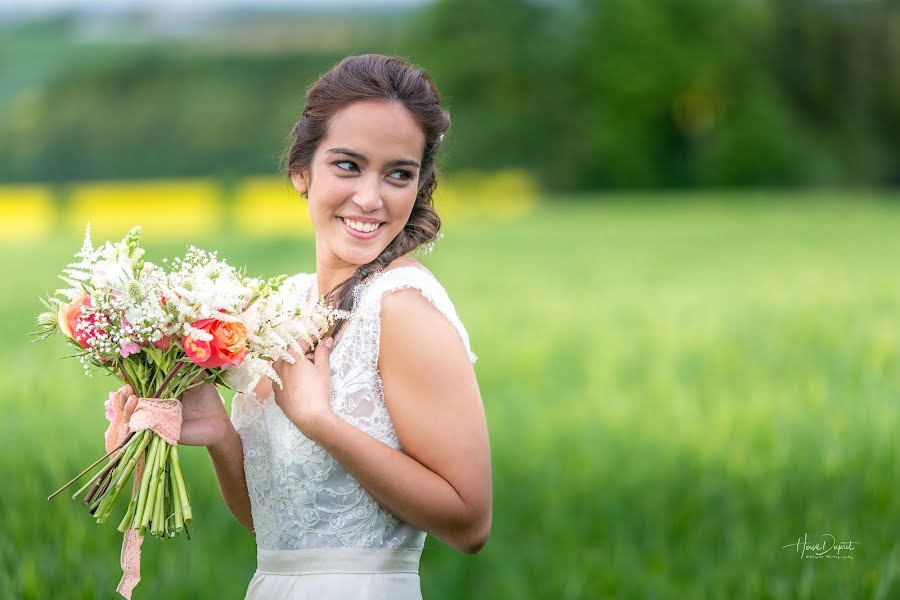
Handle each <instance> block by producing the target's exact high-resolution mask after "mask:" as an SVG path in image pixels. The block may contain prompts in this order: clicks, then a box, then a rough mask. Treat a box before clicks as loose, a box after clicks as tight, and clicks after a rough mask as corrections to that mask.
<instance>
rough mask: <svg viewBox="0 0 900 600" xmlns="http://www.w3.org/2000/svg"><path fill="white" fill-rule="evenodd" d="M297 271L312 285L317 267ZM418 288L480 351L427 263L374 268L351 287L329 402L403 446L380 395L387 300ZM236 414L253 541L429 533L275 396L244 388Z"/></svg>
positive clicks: (399, 543)
mask: <svg viewBox="0 0 900 600" xmlns="http://www.w3.org/2000/svg"><path fill="white" fill-rule="evenodd" d="M293 277H296V278H300V280H299V281H297V284H298V286H297V287H298V290H304V293H306V292H308V291H309V290H310V289H311V286H312V284H313V282H314V280H315V274H312V273H300V274H298V275H294V276H293ZM404 287H413V288H416V289H418V290H419V292H421V294H422V295H423V296H424V297H425V298H426V299H428V300H429V301H430V302H431V303H432V304H433V305H434V306H435V307H436V308H438V310H440V312H441V313H442V314H443V315H444V316H445V317H446V318H447V319H448V320H449V321H450V322H451V323H452V324H453V325H454V326H455V327H456V329H457V330H458V331H459V334H460V337H461V338H462V341H463V343H464V344H465V347H466V351H468V353H469V359H470V360H471V361H472V362H473V363H474V362H475V361H476V360H477V356H476V355H475V354H473V353H472V351H471V349H470V346H469V337H468V334H467V333H466V330H465V328H464V327H463V325H462V323H461V322H460V320H459V317H458V316H457V314H456V310H455V308H454V305H453V303H452V302H451V301H450V298H449V296H448V295H447V292H446V291H445V290H444V288H443V287H442V286H441V284H440V283H439V282H438V280H437V279H435V277H434V275H432V274H431V273H430V272H429V271H427V270H425V269H424V268H420V267H415V266H406V267H398V268H392V269H389V270H387V271H383V272H380V273H377V274H376V275H375V276H374V277H373V278H372V279H370V280H369V281H367V282H365V283H361V284H358V285H357V287H356V289H354V307H353V310H352V315H353V318H352V319H351V320H350V321H349V322H348V323H347V324H346V325H344V330H343V332H342V333H341V334H340V335H339V336H338V338H337V343H336V345H335V346H334V348H333V350H332V351H331V356H330V366H331V384H332V396H331V406H332V409H333V410H334V412H335V414H337V415H338V416H339V417H340V418H342V419H343V420H345V421H347V422H348V423H350V424H351V425H353V426H355V427H357V428H358V429H361V430H362V431H365V432H366V433H368V434H369V435H371V436H372V437H374V438H376V439H378V440H380V441H382V442H384V443H385V444H387V445H388V446H390V447H392V448H394V449H397V450H399V451H401V452H402V451H403V449H402V447H401V445H400V443H399V440H398V438H397V433H396V432H395V430H394V426H393V422H392V421H391V418H390V416H389V414H388V411H387V407H386V405H385V402H384V391H383V388H382V386H381V377H380V375H379V373H378V349H379V337H380V331H381V299H382V297H383V296H384V294H386V293H388V292H391V291H393V290H397V289H400V288H404ZM231 420H232V422H233V423H234V426H235V428H236V429H237V432H238V434H239V435H240V438H241V441H242V442H243V447H244V471H245V475H246V479H247V488H248V490H249V493H250V503H251V507H252V512H253V525H254V529H255V530H256V543H257V546H258V547H260V548H265V549H273V550H274V549H277V550H298V549H304V548H348V547H351V548H358V547H383V548H418V549H421V548H422V545H423V543H424V541H425V532H424V531H421V530H419V529H417V528H415V527H413V526H411V525H409V524H407V523H404V522H402V521H400V520H398V519H396V518H395V517H394V516H393V515H391V514H390V513H388V512H386V511H385V510H384V509H383V508H382V507H381V506H380V505H379V504H378V503H377V502H376V501H375V499H374V498H373V497H372V496H371V495H370V494H369V493H368V492H367V491H366V490H365V489H364V488H363V487H362V486H361V485H360V484H359V483H358V482H357V481H356V479H354V478H353V476H351V475H350V474H349V473H348V472H347V471H346V470H345V469H344V468H343V466H342V465H341V464H340V463H338V462H337V461H336V460H335V459H334V458H332V456H331V455H330V454H328V453H327V452H326V451H325V449H324V448H323V447H322V446H320V445H319V444H317V443H316V442H313V441H312V440H310V439H309V438H307V437H306V436H305V435H303V433H301V432H300V430H299V429H297V427H296V426H295V425H294V424H293V423H292V422H291V421H290V420H289V419H288V418H287V417H286V416H285V414H284V413H283V412H282V411H281V408H279V407H278V405H277V404H276V403H275V399H274V394H269V396H268V397H266V398H257V397H256V396H255V395H254V394H253V393H252V392H251V393H247V394H238V395H236V396H235V398H234V402H233V404H232V415H231Z"/></svg>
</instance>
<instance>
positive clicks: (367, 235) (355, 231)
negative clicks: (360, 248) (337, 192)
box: [337, 217, 384, 240]
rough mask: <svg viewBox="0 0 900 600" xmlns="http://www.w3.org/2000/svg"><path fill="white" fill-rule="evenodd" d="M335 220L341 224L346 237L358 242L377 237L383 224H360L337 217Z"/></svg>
mask: <svg viewBox="0 0 900 600" xmlns="http://www.w3.org/2000/svg"><path fill="white" fill-rule="evenodd" d="M337 219H338V220H339V221H340V222H341V225H342V227H343V228H344V231H345V232H346V233H347V235H349V236H351V237H354V238H356V239H358V240H371V239H373V238H375V237H377V236H378V234H379V233H380V232H381V229H382V226H383V225H384V223H362V222H360V221H353V220H351V219H345V218H344V217H338V218H337Z"/></svg>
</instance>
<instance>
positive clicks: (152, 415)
mask: <svg viewBox="0 0 900 600" xmlns="http://www.w3.org/2000/svg"><path fill="white" fill-rule="evenodd" d="M147 429H150V430H152V431H153V432H154V433H155V434H156V435H158V436H159V437H160V438H162V439H163V441H165V442H166V443H168V444H169V445H171V446H175V445H177V444H178V440H179V439H180V438H181V402H179V401H178V400H176V399H174V398H162V399H160V398H138V401H137V404H136V405H135V407H134V412H133V413H132V415H131V419H130V420H129V421H128V423H116V422H113V423H111V424H110V427H109V429H107V432H106V450H107V451H110V450H112V449H113V448H115V447H117V446H119V445H120V444H121V443H122V442H123V441H124V439H125V437H126V436H127V435H128V433H129V432H130V431H133V432H135V433H139V432H141V431H144V430H147ZM143 475H144V456H141V458H140V459H139V460H138V462H137V465H136V466H135V469H134V482H133V483H132V486H131V499H132V500H133V499H134V498H135V497H136V495H137V493H138V491H139V490H140V487H141V479H142V478H143ZM143 543H144V536H142V535H140V533H138V530H136V529H130V528H129V529H127V530H126V531H125V536H124V538H123V539H122V553H121V555H120V557H119V560H120V562H121V564H122V579H121V580H120V581H119V585H118V587H117V588H116V591H117V592H118V593H119V594H121V595H122V596H123V597H124V598H128V599H129V600H131V592H132V591H133V590H134V588H135V586H136V585H137V584H138V582H139V581H140V580H141V545H142V544H143Z"/></svg>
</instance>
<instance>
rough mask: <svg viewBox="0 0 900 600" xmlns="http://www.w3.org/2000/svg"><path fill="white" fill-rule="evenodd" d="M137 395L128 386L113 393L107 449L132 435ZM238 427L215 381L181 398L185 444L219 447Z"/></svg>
mask: <svg viewBox="0 0 900 600" xmlns="http://www.w3.org/2000/svg"><path fill="white" fill-rule="evenodd" d="M137 401H138V399H137V396H135V394H134V391H133V390H132V389H131V386H129V385H124V386H122V387H120V388H119V389H118V390H116V391H115V392H112V393H111V394H110V395H109V401H108V403H107V417H108V418H109V419H110V424H109V428H108V429H107V430H106V434H105V438H106V450H107V452H109V451H110V450H112V449H113V448H117V447H118V446H120V445H121V444H122V442H124V441H125V438H126V437H128V433H129V431H130V430H129V427H128V423H129V421H131V415H132V414H133V413H134V409H135V407H136V406H137ZM233 428H234V426H233V425H232V423H231V419H230V418H229V416H228V411H226V410H225V404H224V403H223V402H222V397H221V396H220V395H219V391H218V390H217V389H216V386H215V385H214V384H212V383H201V384H200V385H198V386H196V387H193V388H191V389H189V390H188V391H186V392H185V393H184V395H183V396H182V397H181V437H180V438H179V440H178V443H179V444H181V445H185V446H215V445H216V444H219V443H220V442H222V441H223V440H225V439H226V437H227V436H228V434H229V433H230V431H231V430H232V429H233Z"/></svg>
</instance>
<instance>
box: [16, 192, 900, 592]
mask: <svg viewBox="0 0 900 600" xmlns="http://www.w3.org/2000/svg"><path fill="white" fill-rule="evenodd" d="M124 229H125V224H123V231H124ZM897 231H900V203H897V198H896V197H893V198H891V197H885V196H880V195H877V194H874V193H866V192H856V193H850V192H848V193H826V192H816V193H804V194H799V195H798V194H796V193H785V192H758V193H743V194H719V193H708V194H681V195H653V194H647V195H628V196H625V195H621V196H610V195H607V196H598V197H596V198H587V197H585V198H562V197H559V198H545V199H544V202H542V203H541V204H540V206H539V207H538V208H537V209H536V211H535V212H533V213H532V214H530V215H528V216H525V217H522V218H520V219H519V220H515V221H496V220H491V219H482V220H480V221H478V222H470V223H469V224H468V225H467V226H466V227H464V228H462V227H461V228H458V229H456V230H452V232H450V231H448V235H447V237H446V238H445V239H444V240H443V241H441V242H440V243H439V244H438V246H437V249H436V250H435V252H434V254H432V255H430V256H428V257H426V258H425V259H424V262H426V264H428V266H429V267H430V268H432V270H434V271H435V272H436V273H437V274H438V276H439V278H440V279H441V281H442V283H443V284H444V286H445V287H446V288H447V290H448V292H449V293H450V295H451V298H452V299H453V300H454V302H455V304H456V307H457V309H458V311H459V313H460V316H461V318H462V320H463V322H464V323H465V324H466V326H467V328H468V330H469V334H470V336H471V341H472V347H473V350H474V351H475V352H476V353H477V354H478V355H479V361H478V363H477V364H476V367H475V368H476V372H477V374H478V378H479V382H480V385H481V390H482V396H483V398H484V403H485V409H486V413H487V418H488V424H489V427H490V431H491V444H492V455H493V468H494V527H493V532H492V535H491V539H490V540H489V542H488V545H487V546H486V547H485V548H484V550H482V552H481V553H479V554H478V555H475V556H466V555H462V554H459V553H456V552H455V551H453V550H452V549H450V548H449V547H447V546H445V545H443V544H442V543H441V542H440V541H439V540H437V539H436V538H433V537H429V538H428V539H427V541H426V549H425V552H424V555H423V560H422V567H421V574H422V588H423V593H424V597H425V598H429V599H437V598H442V599H443V598H447V599H451V598H547V599H558V598H559V599H565V598H600V597H604V598H605V597H613V598H615V597H620V598H679V599H681V598H687V599H690V598H722V597H730V598H821V597H841V598H893V597H897V596H898V594H900V570H898V564H900V542H897V541H896V536H895V535H894V532H893V530H892V527H891V526H892V525H893V524H894V523H896V522H898V519H900V505H898V499H897V495H896V492H895V490H896V487H897V481H898V480H900V443H898V442H897V440H896V435H895V433H896V431H897V430H898V426H900V413H898V410H897V405H896V401H897V399H898V397H900V369H898V365H900V236H897V235H896V232H897ZM190 241H193V242H197V243H198V244H201V245H203V246H206V247H211V248H214V249H218V250H220V251H221V252H222V253H223V255H225V256H227V257H228V258H229V260H230V261H231V262H234V263H246V264H247V265H248V267H249V269H250V271H251V272H258V273H262V274H274V273H277V272H282V271H284V272H297V271H311V270H313V269H314V261H313V258H312V254H311V253H312V242H311V241H310V240H309V239H299V240H290V239H284V238H282V239H268V240H264V241H260V240H259V239H254V240H244V239H242V238H235V237H234V236H228V238H227V239H217V238H215V237H207V238H196V239H193V238H192V239H191V240H190ZM77 247H78V239H77V238H74V237H72V238H66V237H63V238H61V239H59V238H57V239H53V240H51V241H48V242H45V243H41V244H36V243H33V244H30V245H20V246H8V247H6V248H4V252H2V253H0V266H2V272H3V274H4V293H3V295H2V297H0V308H2V311H0V314H2V315H3V316H2V318H0V333H2V334H3V335H4V339H7V340H11V343H9V344H7V345H6V347H5V348H4V349H2V350H0V365H2V366H0V372H2V374H3V381H4V382H5V383H6V386H5V390H4V392H5V393H4V394H3V395H2V396H0V398H2V400H0V407H2V411H3V414H4V416H5V418H4V419H3V420H2V421H0V440H2V441H0V444H2V450H3V451H4V452H3V454H4V461H3V462H2V463H0V464H2V467H0V478H2V481H4V482H5V486H4V487H5V490H4V493H3V494H2V495H0V519H2V523H3V524H4V531H3V533H4V535H3V536H2V537H0V566H2V568H0V597H4V598H5V597H14V598H45V597H54V598H55V597H65V598H96V597H111V596H112V595H114V593H113V590H114V589H115V586H116V583H117V582H118V579H119V575H120V571H119V568H118V557H119V545H120V541H121V538H120V536H119V534H118V533H117V532H115V531H114V527H108V526H107V527H101V526H97V525H96V524H94V523H93V521H91V520H90V519H89V518H88V516H87V515H86V514H84V511H83V510H81V509H80V506H77V505H76V504H75V503H74V502H73V501H71V500H69V499H68V498H66V497H64V496H63V497H60V498H57V499H55V500H54V501H53V502H52V503H49V504H48V503H47V501H46V496H47V495H48V494H49V492H50V491H52V490H53V489H55V488H56V486H57V485H59V484H60V483H62V482H64V481H66V480H67V476H68V475H70V474H74V473H75V472H77V471H78V468H79V467H80V466H82V465H83V464H86V462H87V461H89V460H90V459H92V458H94V457H96V456H97V455H99V453H101V450H102V432H103V429H104V428H105V424H106V422H105V420H104V419H103V417H102V414H103V402H102V401H103V399H104V396H105V392H106V391H108V390H110V389H112V388H113V387H115V384H114V383H113V382H112V381H109V380H105V379H103V378H100V377H98V378H95V379H92V380H91V379H87V378H85V377H84V376H83V375H82V374H81V372H80V368H79V366H78V364H77V362H76V361H60V360H58V357H59V356H60V355H62V354H63V353H64V352H63V349H62V344H61V343H52V342H51V343H47V342H45V343H42V344H27V343H26V342H24V341H22V340H23V335H24V332H25V331H27V330H28V329H29V328H30V327H31V322H32V319H33V315H34V314H35V313H36V312H37V311H38V308H39V305H38V303H37V296H38V295H39V294H41V293H45V292H48V291H52V290H53V289H54V287H55V283H54V278H55V276H56V273H57V271H58V270H59V269H60V268H61V267H62V266H63V265H64V264H65V263H66V262H67V260H68V259H69V257H70V256H71V254H72V253H73V252H74V251H75V250H76V249H77ZM181 250H183V246H182V245H176V244H173V243H170V242H166V243H158V244H155V245H153V246H152V247H150V248H149V253H150V254H156V255H157V256H161V255H172V254H176V253H180V252H181ZM185 455H186V456H185V459H184V462H185V463H186V464H185V467H184V468H185V471H186V472H188V473H189V475H188V476H189V485H191V488H192V489H191V495H192V503H193V506H194V507H195V511H196V512H195V516H196V519H195V523H196V526H195V528H194V529H193V530H192V534H193V538H194V539H192V540H191V541H190V542H186V541H185V540H183V539H182V540H178V541H177V542H174V543H169V544H167V547H164V548H161V547H160V544H159V543H158V542H156V540H149V541H148V542H147V543H146V544H145V545H144V562H143V569H142V572H143V577H144V579H143V581H142V582H141V584H140V585H139V586H138V587H137V589H136V590H135V596H134V597H135V598H136V599H138V598H151V597H153V598H155V597H167V598H172V599H176V598H207V597H208V598H242V597H243V594H244V591H245V589H246V585H247V583H248V582H249V580H250V577H251V576H252V573H253V570H254V568H255V546H254V543H253V539H252V538H251V537H250V536H249V535H247V534H246V533H245V532H244V531H243V529H242V528H241V527H240V526H239V525H237V523H236V522H235V521H233V519H232V518H231V517H230V515H229V513H228V511H227V509H226V508H225V506H224V504H223V503H222V502H221V500H220V499H219V496H218V494H219V492H218V489H217V487H216V483H215V477H214V474H213V473H212V470H211V468H210V465H209V461H208V459H207V458H206V455H205V451H204V450H203V449H198V448H189V449H188V451H187V452H185ZM110 521H111V522H112V521H115V522H118V519H117V518H115V515H114V517H113V518H111V519H110ZM804 534H808V536H809V539H810V541H811V542H813V541H820V536H821V535H822V534H832V535H834V536H835V537H836V538H837V539H838V540H853V541H855V542H858V544H857V545H856V546H855V549H854V550H853V551H852V552H847V551H844V552H842V554H843V555H849V556H852V558H846V559H837V558H822V559H809V558H804V559H801V558H800V556H799V554H797V552H796V551H795V549H794V548H785V546H786V545H789V544H793V543H796V541H797V539H798V538H800V537H803V536H804ZM831 554H832V555H834V554H835V553H834V552H832V553H831Z"/></svg>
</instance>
